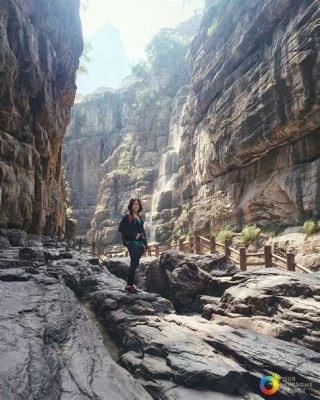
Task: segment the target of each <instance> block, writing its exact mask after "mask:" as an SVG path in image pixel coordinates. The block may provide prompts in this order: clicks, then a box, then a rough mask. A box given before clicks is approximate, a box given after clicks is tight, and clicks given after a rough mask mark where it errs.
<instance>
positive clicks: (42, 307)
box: [0, 230, 320, 400]
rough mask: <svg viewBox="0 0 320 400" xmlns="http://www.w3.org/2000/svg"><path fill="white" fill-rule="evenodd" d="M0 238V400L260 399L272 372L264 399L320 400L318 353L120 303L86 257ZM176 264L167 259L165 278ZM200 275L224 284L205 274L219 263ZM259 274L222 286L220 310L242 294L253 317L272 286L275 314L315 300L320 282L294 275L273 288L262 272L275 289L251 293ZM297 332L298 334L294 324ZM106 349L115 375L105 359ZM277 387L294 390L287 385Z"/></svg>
mask: <svg viewBox="0 0 320 400" xmlns="http://www.w3.org/2000/svg"><path fill="white" fill-rule="evenodd" d="M0 233H1V237H5V238H9V239H10V241H9V240H8V243H7V244H6V246H5V248H4V249H2V250H1V251H0V261H1V263H0V298H1V301H2V303H3V304H5V308H4V310H3V312H2V319H1V323H0V331H1V335H0V338H1V339H0V356H1V360H2V366H3V367H2V368H0V381H1V385H0V391H1V392H0V393H1V397H4V398H19V397H18V396H20V397H21V398H24V399H25V398H26V399H28V398H30V399H31V398H48V399H57V400H58V399H71V398H77V399H79V400H80V399H87V398H89V399H104V400H105V399H109V398H112V399H129V398H130V399H138V398H139V399H149V398H153V399H164V400H172V399H192V398H195V397H196V398H201V399H205V400H206V399H210V400H211V399H213V398H214V399H221V400H260V399H263V398H264V397H263V395H262V393H261V391H260V389H259V383H260V378H261V377H262V376H264V375H270V373H277V374H279V375H280V376H281V379H282V381H281V383H280V385H279V390H278V391H277V393H275V394H274V395H273V398H274V399H276V400H283V399H297V400H298V399H303V400H315V399H317V398H318V397H319V395H320V386H319V382H320V375H319V371H320V368H319V367H320V365H319V349H318V348H314V349H311V348H307V347H305V346H304V344H303V343H302V341H298V342H297V343H293V342H290V341H288V340H287V338H285V337H283V338H282V340H280V339H279V338H275V337H271V336H269V335H267V334H263V333H261V332H255V331H254V330H252V329H248V328H247V327H239V326H237V327H232V326H228V325H227V324H221V322H219V321H215V320H212V321H209V320H208V319H205V318H201V317H200V316H197V315H177V314H176V312H175V310H174V308H173V305H172V303H171V302H170V301H169V300H167V299H165V298H163V297H161V296H160V295H159V294H156V293H148V292H145V291H143V290H141V291H139V292H138V294H136V295H132V294H127V293H126V292H125V291H124V285H125V281H124V280H123V279H120V278H117V277H115V276H114V275H112V274H111V273H110V272H109V271H107V270H106V268H105V267H102V266H100V265H98V264H97V263H96V260H95V259H94V258H92V257H91V256H87V255H85V254H81V253H79V252H77V251H74V250H67V249H66V247H65V245H64V244H60V245H59V246H56V245H55V241H54V240H52V239H51V240H50V239H49V238H43V239H42V242H39V240H38V241H37V240H35V239H32V238H31V237H29V236H28V235H26V234H25V233H23V232H21V231H18V230H16V231H13V232H9V231H5V230H2V231H1V232H0ZM28 244H29V246H28ZM178 254H179V253H178ZM178 254H174V253H173V252H172V251H167V252H165V253H164V258H165V260H166V263H167V264H168V268H171V267H172V266H173V265H174V264H175V263H176V262H177V257H178ZM119 261H120V259H119ZM198 264H199V265H201V266H202V268H203V269H207V270H208V271H209V270H211V271H212V272H213V271H215V272H217V271H220V275H221V268H216V269H215V268H214V265H216V264H217V260H208V259H206V260H205V259H204V258H203V259H199V260H198ZM170 266H171V267H170ZM215 272H214V275H219V274H217V273H215ZM259 274H261V272H260V273H259V272H256V273H255V274H253V273H244V272H236V273H234V274H232V276H231V274H230V275H229V276H220V277H219V279H229V280H230V282H231V285H234V286H230V287H229V289H227V290H225V291H224V293H223V295H222V297H221V302H223V303H224V304H229V303H230V307H232V306H233V304H236V300H235V299H236V297H237V293H239V294H238V298H245V297H244V296H243V295H242V293H243V292H244V291H245V290H247V291H249V292H250V291H251V290H253V288H254V290H256V292H257V296H256V297H257V300H256V308H257V309H258V307H259V304H260V303H261V302H259V300H258V298H259V295H260V296H263V295H265V293H267V292H268V291H270V288H271V287H273V290H274V292H275V293H276V292H277V293H278V294H279V296H282V298H283V300H282V303H284V302H285V300H287V301H289V300H290V299H291V297H292V296H295V294H297V295H298V294H301V292H304V293H305V296H310V294H311V293H313V294H314V297H315V300H318V301H319V299H317V297H316V294H317V290H318V281H319V276H318V274H310V275H308V277H304V276H303V275H302V274H293V273H292V274H291V275H290V282H289V283H288V284H287V285H284V284H282V283H281V279H282V281H287V280H288V275H287V274H282V273H281V272H279V274H278V275H276V274H275V273H274V272H273V271H271V273H270V279H271V280H272V279H274V278H278V282H277V284H273V285H271V284H270V282H269V281H266V284H265V285H264V282H265V280H261V281H260V284H259V285H255V284H254V283H250V280H253V281H254V280H256V279H257V277H259ZM222 275H225V271H222ZM216 278H218V276H216ZM188 284H189V285H191V284H192V282H189V283H188ZM256 286H258V287H256ZM231 289H234V291H233V292H232V291H231ZM215 294H216V297H215V299H216V300H217V299H218V298H220V295H218V294H217V293H215ZM231 294H233V297H234V300H232V298H231V297H230V295H231ZM197 296H198V295H194V297H197ZM198 297H199V296H198ZM207 297H208V298H209V296H207ZM211 298H212V297H211ZM228 299H229V300H230V302H228ZM301 301H302V299H301ZM251 304H252V305H253V304H254V297H253V298H252V303H251ZM315 307H316V306H315V303H313V304H311V303H310V308H309V309H308V311H307V313H306V312H305V310H304V311H303V312H304V317H305V318H306V316H308V319H309V320H311V317H312V313H315V312H316V308H315ZM296 312H298V311H297V309H296ZM280 318H282V314H281V315H280ZM317 320H318V319H317ZM295 321H296V322H297V321H298V319H297V318H296V319H295ZM96 323H98V325H96ZM314 323H315V320H314ZM300 324H301V327H302V329H303V327H304V323H303V322H302V320H301V322H300ZM97 327H98V328H99V330H100V333H101V334H103V335H104V337H103V336H101V334H100V333H99V331H98V329H97ZM102 327H103V328H107V331H104V332H103V331H102V330H101V329H102ZM110 335H111V337H110ZM283 339H284V340H283ZM103 344H104V345H105V346H106V347H105V346H104V345H103ZM115 345H116V346H117V347H118V350H119V353H118V356H117V357H116V358H117V361H118V364H120V365H117V364H116V363H115V362H114V361H113V359H112V358H111V357H110V355H109V354H108V352H111V351H112V348H113V347H114V346H115ZM4 366H5V367H4ZM8 366H10V367H9V368H8ZM126 370H127V371H126ZM129 373H130V374H129ZM285 378H287V379H288V380H287V382H289V383H290V379H291V382H292V380H294V381H295V382H297V383H298V385H297V386H295V387H293V386H290V384H289V383H287V382H286V381H285ZM302 385H304V386H302Z"/></svg>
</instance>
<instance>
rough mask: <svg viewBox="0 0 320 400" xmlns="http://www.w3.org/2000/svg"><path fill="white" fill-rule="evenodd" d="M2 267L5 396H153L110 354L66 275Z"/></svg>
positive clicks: (0, 340)
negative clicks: (65, 277)
mask: <svg viewBox="0 0 320 400" xmlns="http://www.w3.org/2000/svg"><path fill="white" fill-rule="evenodd" d="M31 253H32V252H30V254H31ZM40 254H41V253H40ZM2 256H5V254H2ZM8 256H9V259H11V260H12V259H13V257H12V252H9V254H8ZM38 258H39V254H34V259H35V260H38ZM30 262H31V261H30V260H29V261H28V263H30ZM28 267H29V264H28ZM35 267H37V264H35ZM0 272H1V274H0V304H1V318H0V359H1V363H0V398H1V399H8V400H9V399H10V400H13V399H14V400H18V399H21V400H22V399H23V400H28V399H30V400H31V399H39V400H40V399H41V400H44V399H46V400H58V399H61V400H62V399H63V400H71V399H79V400H80V399H83V400H85V399H92V400H93V399H95V400H97V399H101V400H105V399H117V400H122V399H127V400H131V399H137V400H138V399H139V400H141V399H151V396H150V395H149V394H148V393H147V391H146V390H145V389H144V388H143V386H142V385H141V384H140V383H139V382H138V381H137V380H135V379H134V378H133V377H132V376H131V375H130V374H129V372H128V371H126V370H125V369H124V368H122V367H120V366H119V365H118V364H116V363H115V362H114V361H113V359H112V358H111V357H110V355H109V353H108V351H107V349H106V348H105V346H104V345H103V341H102V337H101V334H100V332H99V331H98V330H97V328H96V326H95V324H93V323H92V321H91V320H90V319H89V318H88V316H87V314H86V312H85V311H84V310H83V308H82V307H81V306H80V304H79V302H78V300H77V299H76V296H75V295H74V293H73V292H72V291H71V290H70V289H69V288H68V287H67V286H66V285H65V283H64V282H63V281H62V282H60V281H59V280H58V279H57V278H55V277H52V276H50V274H47V273H45V272H41V273H39V274H37V275H33V274H29V273H27V272H26V271H25V269H23V268H10V269H5V270H0ZM47 272H48V271H47Z"/></svg>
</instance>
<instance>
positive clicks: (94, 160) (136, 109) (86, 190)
mask: <svg viewBox="0 0 320 400" xmlns="http://www.w3.org/2000/svg"><path fill="white" fill-rule="evenodd" d="M197 21H198V19H197V18H195V19H193V20H192V21H191V26H189V25H188V24H183V25H182V26H180V27H178V28H177V32H180V30H181V32H183V33H184V34H187V35H191V34H192V33H193V32H194V29H195V26H197ZM164 64H165V65H160V66H159V65H157V66H152V68H151V70H150V71H146V72H145V75H144V76H143V78H141V77H137V76H131V77H129V78H128V79H127V80H125V82H124V83H123V85H122V87H121V88H120V89H119V90H117V91H110V90H109V91H108V90H105V92H104V93H95V94H93V95H89V96H85V98H84V99H82V101H81V102H80V103H78V104H75V106H74V108H73V111H72V115H73V116H72V120H71V124H70V126H69V129H68V132H67V135H66V139H65V147H64V163H65V166H66V176H67V180H68V182H69V183H70V187H71V189H72V201H71V202H72V206H73V210H74V213H75V215H76V216H77V218H78V222H79V234H81V235H85V234H86V233H88V231H89V230H90V227H92V229H91V230H90V232H89V235H88V236H89V239H92V238H93V237H94V238H95V239H96V241H97V243H98V244H100V245H102V246H103V247H105V246H106V245H108V244H112V243H117V242H118V241H119V232H118V229H117V228H118V223H119V219H120V218H121V216H122V214H123V213H124V212H125V210H126V207H127V205H128V202H129V199H130V197H131V196H133V195H136V196H139V197H140V199H141V200H142V202H143V206H144V212H145V213H147V214H149V215H148V219H147V222H146V230H147V231H148V233H149V236H150V234H151V233H152V232H153V223H154V222H152V221H153V218H156V219H159V218H165V219H166V220H170V219H171V218H172V215H177V214H178V213H179V209H178V208H176V207H175V206H174V199H173V196H172V188H173V180H171V178H172V174H176V173H177V166H178V164H177V160H178V154H177V153H178V147H179V146H180V141H179V138H180V134H181V132H180V130H181V119H182V118H181V115H182V112H183V108H184V104H185V103H186V100H187V96H188V93H189V89H188V86H187V85H186V84H187V83H188V82H189V77H188V68H187V63H186V62H184V63H183V64H181V63H178V64H177V65H176V64H175V63H172V62H171V61H170V62H168V60H166V62H165V63H164ZM158 177H159V178H158ZM157 179H158V181H157ZM159 182H160V183H159ZM164 186H166V188H167V195H166V196H164V197H163V198H162V199H159V202H160V203H159V206H158V201H155V199H153V198H152V197H153V196H152V194H153V192H155V191H158V192H159V195H160V194H161V192H162V189H163V187H164ZM163 208H166V209H167V211H168V212H167V213H162V214H161V213H159V212H158V209H161V210H162V209H163ZM171 209H173V210H171Z"/></svg>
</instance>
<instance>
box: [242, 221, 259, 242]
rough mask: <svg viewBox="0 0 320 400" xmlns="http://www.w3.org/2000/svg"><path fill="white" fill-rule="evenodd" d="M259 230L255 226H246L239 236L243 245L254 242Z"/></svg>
mask: <svg viewBox="0 0 320 400" xmlns="http://www.w3.org/2000/svg"><path fill="white" fill-rule="evenodd" d="M260 233H261V229H260V228H259V227H258V226H256V225H248V226H246V227H245V228H244V229H243V230H242V232H241V234H240V238H241V240H242V241H243V243H244V244H245V245H248V244H249V243H252V242H254V241H255V240H256V239H257V238H258V237H259V235H260Z"/></svg>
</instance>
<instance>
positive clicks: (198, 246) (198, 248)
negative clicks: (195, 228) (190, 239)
mask: <svg viewBox="0 0 320 400" xmlns="http://www.w3.org/2000/svg"><path fill="white" fill-rule="evenodd" d="M195 238H196V251H195V252H196V253H197V254H201V249H200V236H199V235H196V237H195Z"/></svg>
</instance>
